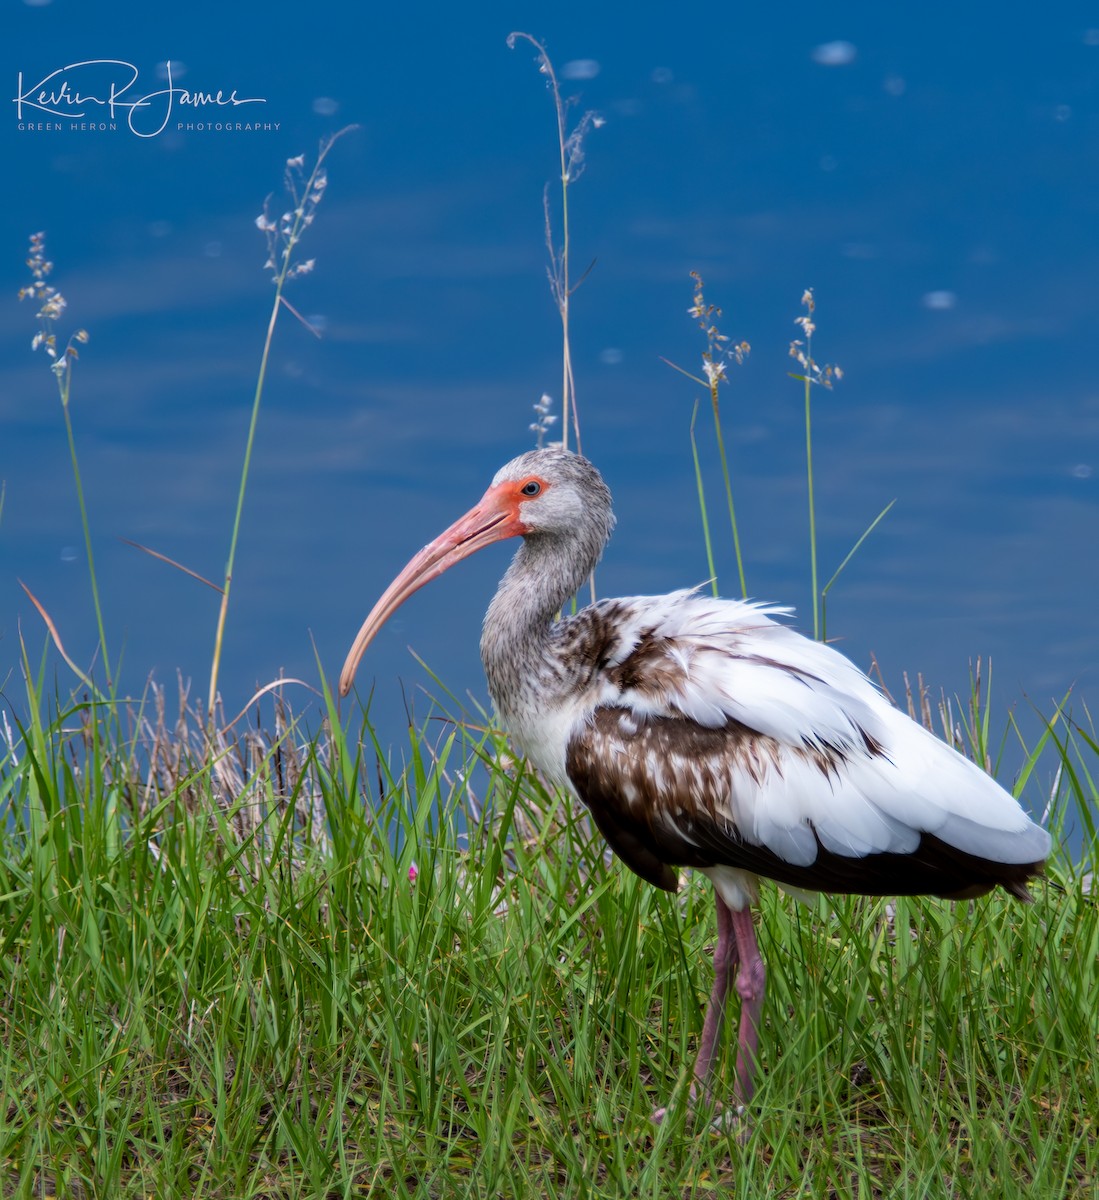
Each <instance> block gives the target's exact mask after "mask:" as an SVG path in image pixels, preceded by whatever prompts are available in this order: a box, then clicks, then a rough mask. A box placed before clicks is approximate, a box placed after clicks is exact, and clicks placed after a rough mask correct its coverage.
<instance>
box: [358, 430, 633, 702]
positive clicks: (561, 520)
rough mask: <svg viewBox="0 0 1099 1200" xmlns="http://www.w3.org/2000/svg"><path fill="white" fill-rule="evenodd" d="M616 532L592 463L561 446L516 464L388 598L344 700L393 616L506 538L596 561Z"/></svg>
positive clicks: (363, 640) (375, 616)
mask: <svg viewBox="0 0 1099 1200" xmlns="http://www.w3.org/2000/svg"><path fill="white" fill-rule="evenodd" d="M613 528H614V514H613V513H612V511H611V494H610V492H609V490H608V489H607V485H606V484H605V483H604V482H603V477H602V476H601V475H600V474H599V472H598V471H597V470H596V469H595V467H593V466H592V464H591V463H590V462H588V460H587V459H586V458H583V457H582V456H581V455H579V454H572V453H571V452H570V451H568V450H562V449H560V448H555V447H552V448H549V449H544V450H531V451H528V452H527V453H526V454H520V455H519V457H518V458H513V459H512V460H511V462H509V463H507V464H506V466H503V467H501V468H500V470H499V471H497V472H496V475H495V477H494V478H493V480H492V483H491V485H490V486H489V489H488V491H487V492H485V494H484V495H483V496H482V497H481V499H480V500H479V501H478V502H477V503H476V504H475V505H474V506H473V508H471V509H470V510H469V512H467V513H466V514H465V516H463V517H459V518H458V520H457V521H455V522H454V524H453V525H451V526H450V528H449V529H446V530H444V532H443V533H441V534H440V535H439V536H438V537H437V538H435V540H434V541H432V542H429V543H428V544H427V545H426V546H425V547H424V548H423V549H422V550H421V551H420V552H419V553H418V554H416V555H415V556H414V557H413V558H412V559H411V561H410V562H409V563H408V564H407V566H406V567H405V568H404V570H403V571H401V573H400V574H399V575H398V576H397V578H396V579H394V580H393V582H392V583H391V584H390V585H389V587H388V588H386V590H385V591H384V592H383V593H382V596H381V598H380V599H379V600H378V602H377V604H375V605H374V608H373V609H372V610H371V613H370V615H369V616H368V617H367V618H366V620H365V621H364V622H363V626H362V628H361V629H360V630H359V633H358V636H357V637H356V638H355V641H354V643H353V645H352V647H351V649H350V651H349V652H348V655H347V660H346V662H345V663H344V666H343V671H342V672H341V673H340V695H341V696H346V695H347V693H348V692H349V691H350V690H351V685H352V684H353V683H354V680H355V671H356V670H357V669H358V665H359V662H360V660H361V659H362V656H363V654H364V653H365V652H366V648H367V646H369V645H370V643H371V641H373V639H374V636H375V635H376V634H377V632H378V630H379V629H381V627H382V626H383V625H384V624H385V622H386V621H387V620H389V618H390V617H391V616H392V615H393V613H394V612H396V610H397V609H398V608H399V607H400V606H401V605H402V604H403V603H404V602H405V601H406V600H407V599H408V597H409V596H411V595H412V593H413V592H416V591H418V590H419V589H420V588H422V587H423V586H424V584H425V583H430V582H431V580H432V579H437V578H438V577H439V576H440V575H441V574H442V573H443V572H444V571H446V570H448V569H449V568H450V567H452V566H454V564H455V563H457V562H461V560H462V559H463V558H468V557H469V556H470V555H471V554H473V553H475V552H476V551H477V550H481V549H483V548H484V547H485V546H489V545H491V544H492V543H493V542H499V541H503V540H504V539H505V538H511V537H524V538H527V539H528V540H529V541H531V542H537V541H540V540H543V539H549V538H552V539H565V540H568V541H570V542H575V543H576V544H577V546H578V548H579V553H580V554H581V555H583V556H589V557H590V560H591V562H592V563H594V562H595V560H596V559H597V558H598V556H599V553H600V551H601V550H602V549H603V546H604V545H605V544H606V541H607V538H609V537H610V534H611V530H612V529H613Z"/></svg>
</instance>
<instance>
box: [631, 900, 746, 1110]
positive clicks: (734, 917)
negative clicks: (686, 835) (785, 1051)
mask: <svg viewBox="0 0 1099 1200" xmlns="http://www.w3.org/2000/svg"><path fill="white" fill-rule="evenodd" d="M714 900H715V902H716V905H717V945H716V946H715V947H714V985H713V988H712V989H711V991H710V1002H709V1004H708V1005H707V1006H706V1017H705V1020H704V1021H703V1023H702V1038H701V1040H700V1041H699V1044H698V1057H697V1059H695V1070H694V1075H695V1081H694V1084H693V1085H692V1087H691V1100H692V1101H695V1100H697V1099H698V1097H699V1096H705V1097H707V1099H708V1098H709V1095H710V1078H711V1076H712V1075H713V1072H714V1063H715V1061H716V1059H717V1053H718V1048H719V1046H720V1043H721V1031H722V1027H723V1026H724V1024H725V998H726V996H727V994H728V991H729V984H730V983H731V982H732V978H733V974H734V972H735V973H736V990H737V993H738V994H739V996H740V1001H741V1008H740V1031H739V1033H738V1035H737V1058H736V1086H735V1088H734V1091H733V1099H734V1102H735V1103H736V1105H737V1106H740V1105H744V1104H747V1103H748V1102H749V1101H750V1100H751V1098H752V1093H753V1092H754V1091H755V1075H756V1061H757V1058H758V1055H757V1047H758V1045H759V1024H760V1013H761V1011H762V1009H763V994H764V988H765V985H766V980H767V970H766V968H765V967H764V965H763V959H762V958H761V957H760V953H759V945H758V943H757V942H756V931H755V926H754V925H753V923H752V912H751V909H748V908H745V909H742V910H740V911H739V912H738V911H736V910H734V909H731V908H730V907H729V906H728V905H727V904H726V903H725V901H724V900H722V898H721V896H720V895H718V893H717V892H715V893H714ZM738 964H739V966H740V970H739V971H737V965H738ZM666 1113H667V1109H666V1108H658V1109H657V1110H656V1112H654V1113H653V1120H654V1121H656V1122H660V1121H662V1120H663V1119H664V1116H665V1114H666Z"/></svg>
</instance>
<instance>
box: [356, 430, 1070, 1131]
mask: <svg viewBox="0 0 1099 1200" xmlns="http://www.w3.org/2000/svg"><path fill="white" fill-rule="evenodd" d="M613 525H614V517H613V515H612V513H611V507H610V494H609V492H608V491H607V489H606V486H605V484H604V483H603V481H602V479H601V478H600V476H599V474H598V472H597V471H596V470H595V468H594V467H592V465H591V464H590V463H588V462H587V460H586V459H583V458H581V457H579V456H578V455H573V454H569V453H568V452H566V451H563V450H557V449H554V450H540V451H533V452H531V453H529V454H525V455H522V456H520V457H519V458H517V459H515V460H514V461H513V462H511V463H509V464H508V465H507V466H505V467H504V468H502V469H501V470H500V471H499V472H498V473H497V475H496V477H495V479H494V480H493V483H492V486H491V487H490V488H489V490H488V491H487V492H486V493H485V496H484V497H483V498H482V500H481V501H480V503H479V504H478V505H476V506H475V507H474V508H473V509H471V510H470V512H469V513H467V514H466V516H464V517H462V518H461V519H460V520H459V521H457V522H455V524H454V525H452V526H451V527H450V529H448V530H447V531H446V532H445V533H444V534H442V535H441V536H440V537H439V538H437V539H436V540H435V541H434V542H432V543H431V544H430V545H428V546H426V547H425V548H424V549H423V550H422V551H420V553H419V554H418V555H416V556H415V557H414V558H413V560H412V561H411V562H410V563H409V564H408V566H407V567H406V568H405V569H404V570H403V571H402V572H401V574H400V575H399V576H398V577H397V579H396V580H394V582H393V583H392V584H391V585H390V587H389V588H388V589H387V590H386V592H385V593H384V594H383V596H382V598H381V599H380V600H379V601H378V603H377V605H376V606H375V608H374V610H373V611H372V613H371V614H370V616H369V617H368V618H367V620H366V622H365V623H364V625H363V627H362V630H361V631H360V633H359V636H358V637H357V639H356V641H355V644H354V645H353V647H352V649H351V652H350V653H349V655H348V659H347V663H346V664H345V667H344V671H343V675H342V677H341V685H340V687H341V693H342V694H346V692H347V691H348V690H349V688H350V686H351V682H352V680H353V677H354V672H355V668H356V666H357V664H358V662H359V659H360V658H361V657H362V654H363V652H364V650H365V648H366V646H367V644H368V643H369V642H370V640H371V639H372V638H373V636H374V634H375V633H376V632H377V630H378V629H379V628H380V626H381V625H382V624H383V623H384V621H385V620H386V619H387V618H388V617H389V616H390V615H391V614H392V612H393V611H394V610H395V609H396V608H397V607H398V606H399V605H400V604H401V603H403V601H404V600H405V599H406V598H407V597H408V596H409V595H411V594H412V592H414V591H415V590H416V589H417V588H419V587H421V586H422V585H423V584H424V583H426V582H428V580H430V579H433V578H435V577H436V576H438V575H439V574H441V573H442V572H443V571H445V570H446V569H447V568H448V567H450V566H452V565H453V564H454V563H455V562H457V561H459V560H460V559H462V558H465V557H467V556H468V555H469V554H471V553H473V552H474V551H475V550H478V549H480V548H481V547H483V546H485V545H488V544H490V543H492V542H495V541H499V540H501V539H502V538H507V537H513V536H521V537H522V538H523V542H522V544H521V545H520V548H519V551H518V552H517V554H516V555H515V559H514V561H513V562H512V565H511V567H510V568H509V569H508V571H507V573H506V574H505V576H504V578H503V580H502V582H501V584H500V588H499V590H498V591H497V594H496V596H495V597H494V599H493V601H492V604H491V605H490V607H489V611H488V614H487V615H486V618H485V625H484V630H483V634H482V639H481V651H482V658H483V661H484V664H485V671H486V674H487V676H488V681H489V689H490V691H491V692H492V696H493V700H494V702H495V704H496V707H497V711H498V713H499V716H500V719H501V721H502V722H503V724H504V726H505V727H506V728H507V730H508V732H509V735H510V737H511V739H512V741H513V742H514V743H515V744H516V746H517V747H518V748H519V749H520V750H521V751H522V752H523V753H524V754H525V755H526V756H527V758H528V759H529V760H530V762H531V763H532V764H533V765H534V766H536V767H537V768H538V769H539V770H540V771H541V772H542V773H543V775H544V776H545V777H546V778H547V780H548V781H550V782H551V783H554V784H557V785H559V786H562V787H565V788H567V789H569V790H570V791H571V792H572V793H573V794H574V795H576V796H578V797H579V798H580V799H581V800H582V801H583V802H584V803H585V804H586V805H588V807H589V808H590V810H591V812H592V816H593V818H594V820H595V822H596V824H597V826H598V827H599V829H600V831H601V832H602V833H603V835H604V836H605V837H606V838H607V841H608V842H609V843H610V845H611V847H612V848H613V849H614V850H615V851H616V852H617V854H618V855H619V856H620V857H621V858H622V859H623V860H624V861H625V862H626V864H627V865H628V866H630V867H631V868H632V869H633V870H635V871H636V872H637V873H638V874H640V875H641V876H642V877H643V878H645V879H647V880H649V881H650V882H652V883H654V884H656V885H657V886H659V887H664V888H670V889H671V888H674V887H675V886H676V882H677V875H676V870H675V868H676V867H683V866H689V867H694V868H697V869H699V870H701V871H703V872H704V873H705V874H706V875H707V876H708V877H709V878H710V879H711V881H712V882H713V884H714V888H715V892H716V894H717V908H718V947H717V950H716V951H715V983H714V990H713V993H712V994H711V999H710V1005H709V1008H708V1010H707V1015H706V1021H705V1023H704V1026H703V1035H702V1040H701V1044H700V1049H699V1056H698V1062H697V1064H696V1077H697V1085H698V1087H699V1088H700V1089H708V1086H709V1081H710V1077H711V1074H712V1070H713V1065H714V1061H715V1057H716V1051H717V1041H718V1036H719V1033H720V1029H721V1024H722V1019H723V1014H724V1007H725V995H726V992H727V989H728V986H729V984H730V982H731V981H732V980H733V979H734V976H735V980H736V987H737V990H738V992H739V993H740V995H741V998H742V1002H743V1006H742V1015H741V1026H740V1033H739V1052H738V1058H737V1082H736V1087H735V1089H734V1097H735V1100H736V1102H737V1103H738V1104H742V1105H743V1104H745V1103H747V1101H748V1099H749V1098H750V1097H751V1094H752V1089H753V1080H754V1074H755V1059H756V1040H757V1034H758V1026H759V1021H760V1011H761V1006H762V1000H763V986H764V977H765V972H764V968H763V963H762V960H761V959H760V957H759V951H758V947H757V944H756V940H755V934H754V931H753V928H752V923H751V917H750V915H749V913H748V911H747V910H748V905H749V904H750V903H751V902H752V901H753V900H754V899H755V898H756V896H757V895H758V881H759V878H760V877H761V876H764V877H768V878H772V879H775V880H777V881H778V882H779V883H780V884H782V885H785V886H787V887H790V888H791V889H792V890H795V891H804V890H822V891H835V892H861V893H865V894H869V895H890V894H913V893H922V892H926V893H930V894H933V895H940V896H948V897H968V896H974V895H980V894H981V893H983V892H986V891H989V890H990V889H991V888H993V887H995V886H997V885H1000V886H1003V887H1004V888H1006V889H1007V890H1008V891H1010V892H1012V893H1013V894H1014V895H1016V896H1019V897H1020V898H1024V899H1025V898H1027V892H1026V881H1027V879H1028V878H1030V877H1032V876H1034V875H1035V874H1037V873H1038V872H1039V871H1040V869H1041V866H1042V863H1043V860H1044V859H1045V857H1046V856H1047V854H1048V853H1049V849H1050V838H1049V835H1048V833H1046V831H1045V830H1043V829H1041V828H1040V827H1039V826H1037V825H1036V824H1034V823H1033V822H1032V821H1031V820H1030V819H1029V818H1028V817H1027V815H1026V814H1025V813H1024V812H1023V810H1022V809H1021V808H1020V806H1019V804H1018V803H1017V802H1016V801H1015V800H1014V799H1013V798H1012V797H1011V796H1010V795H1009V794H1008V793H1007V792H1005V791H1004V790H1003V788H1001V787H1000V786H999V785H998V784H997V783H996V782H995V781H994V780H992V779H991V778H990V777H989V776H988V775H986V774H985V773H984V772H983V771H981V770H980V769H979V768H978V767H976V766H975V765H974V764H973V763H971V762H969V761H968V760H966V759H965V758H964V757H963V756H962V755H960V754H958V753H957V752H956V751H954V750H953V749H952V748H950V747H948V746H947V745H945V744H944V743H943V742H941V741H939V740H938V739H937V738H935V737H934V736H932V735H931V734H930V733H928V732H927V731H926V730H925V729H923V728H922V727H921V726H920V725H918V724H917V723H916V722H914V721H912V720H910V719H909V718H908V717H907V716H905V715H904V714H903V713H901V712H899V711H898V710H897V709H895V708H894V707H892V706H891V705H890V704H889V703H887V702H886V700H885V699H884V698H883V697H882V695H881V694H880V692H879V691H878V689H877V688H876V687H874V685H873V684H872V683H871V682H870V681H869V680H868V679H867V678H866V676H865V675H864V674H863V673H862V672H861V671H859V670H858V669H857V668H856V667H855V666H853V665H852V663H850V662H849V661H848V660H847V659H846V658H844V657H843V656H842V655H841V654H839V653H838V652H837V651H835V650H833V649H832V648H831V647H829V646H825V645H822V644H820V643H817V642H814V641H810V640H808V639H806V638H804V637H803V636H801V635H800V634H798V633H796V632H795V631H794V630H793V629H791V628H790V627H789V626H788V625H786V624H784V623H783V622H782V621H781V620H777V619H776V618H782V617H786V616H788V615H789V613H788V610H787V609H783V608H777V607H774V606H769V605H763V604H755V603H751V602H748V601H739V600H720V599H713V598H710V597H708V596H703V595H700V594H698V592H697V591H696V590H687V591H679V592H672V593H670V594H669V595H666V596H638V597H632V598H626V599H618V600H604V601H600V602H599V603H596V604H594V605H592V606H590V607H589V608H586V609H584V610H583V611H581V612H580V613H578V614H576V615H575V616H572V617H565V618H563V619H560V620H557V619H555V616H556V613H557V612H558V611H559V610H560V609H561V607H562V606H563V604H564V602H565V601H566V600H567V598H568V597H569V596H571V595H573V594H574V592H575V591H576V590H577V589H578V587H579V586H580V584H581V583H582V581H583V580H584V579H585V578H586V577H587V576H588V574H589V573H590V571H591V569H592V568H593V567H594V565H595V563H596V561H597V560H598V558H599V556H600V554H601V552H602V549H603V547H604V545H605V543H606V540H607V538H608V537H609V535H610V532H611V529H612V528H613ZM738 962H739V963H740V968H739V971H738V970H737V964H738ZM658 1115H659V1114H658Z"/></svg>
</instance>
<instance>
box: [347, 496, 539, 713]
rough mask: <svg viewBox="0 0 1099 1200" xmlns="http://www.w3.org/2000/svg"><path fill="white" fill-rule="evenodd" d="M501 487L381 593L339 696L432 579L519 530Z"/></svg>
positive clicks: (350, 654) (354, 645)
mask: <svg viewBox="0 0 1099 1200" xmlns="http://www.w3.org/2000/svg"><path fill="white" fill-rule="evenodd" d="M511 490H512V489H511V488H508V487H507V486H506V485H503V486H497V487H493V488H489V490H488V491H487V492H485V494H484V496H482V497H481V500H480V501H479V502H478V503H477V504H476V505H475V506H474V507H473V508H471V509H470V510H469V512H467V513H466V514H465V516H464V517H459V518H458V520H457V521H455V522H454V524H453V525H451V526H450V528H449V529H447V530H446V531H445V532H443V533H441V534H439V536H438V537H437V538H436V539H435V540H434V541H433V542H429V543H428V544H427V545H426V546H425V547H424V548H423V549H422V550H421V551H420V552H419V554H417V555H415V556H414V557H413V558H412V559H411V561H410V562H409V563H408V565H407V566H406V567H405V568H404V570H403V571H401V573H400V574H399V575H398V576H397V578H396V579H394V580H393V582H392V583H391V584H390V585H389V587H387V588H386V589H385V591H384V592H383V593H382V595H381V598H380V599H379V600H378V603H377V604H375V605H374V607H373V608H372V609H371V611H370V615H369V616H368V617H367V618H366V620H365V621H364V622H363V625H362V628H361V629H360V630H359V632H358V635H357V636H356V638H355V641H354V642H353V643H352V645H351V649H350V650H349V651H348V653H347V659H346V661H345V662H344V664H343V670H342V671H341V672H340V695H341V696H346V695H347V693H348V692H349V691H351V686H352V684H353V683H354V682H355V672H356V671H357V670H358V667H359V662H360V660H361V659H362V656H363V655H364V654H365V653H366V648H367V646H369V645H370V643H371V642H372V641H373V640H374V637H375V635H376V634H377V632H378V630H379V629H381V627H382V626H383V625H384V624H385V623H386V621H388V620H389V618H390V617H391V616H392V615H393V614H394V613H395V612H396V611H397V609H398V608H400V607H401V605H402V604H403V603H404V602H405V601H406V600H407V599H408V598H409V596H411V595H412V593H413V592H417V591H419V590H420V588H422V587H423V586H424V584H425V583H430V582H431V580H433V579H437V578H438V577H439V576H440V575H442V573H443V572H444V571H446V570H448V569H449V568H450V567H452V566H454V564H455V563H457V562H461V561H462V559H463V558H468V557H469V556H470V555H471V554H474V553H476V552H477V551H478V550H481V549H483V548H484V547H485V546H489V545H491V544H492V543H493V542H499V541H502V540H503V539H504V538H509V537H515V536H517V535H518V534H521V533H523V532H524V530H523V526H522V523H521V522H520V521H519V519H518V505H517V504H516V503H515V502H514V500H513V499H512V497H511V496H510V494H509V493H510V491H511Z"/></svg>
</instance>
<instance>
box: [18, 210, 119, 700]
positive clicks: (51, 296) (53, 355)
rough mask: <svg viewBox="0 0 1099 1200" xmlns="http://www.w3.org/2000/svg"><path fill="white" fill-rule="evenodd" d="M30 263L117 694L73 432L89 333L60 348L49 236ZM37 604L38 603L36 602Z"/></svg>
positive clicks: (61, 304) (39, 337)
mask: <svg viewBox="0 0 1099 1200" xmlns="http://www.w3.org/2000/svg"><path fill="white" fill-rule="evenodd" d="M27 266H28V267H29V268H30V272H31V276H32V282H31V283H30V284H28V285H27V286H26V287H24V288H20V290H19V299H20V300H24V299H28V298H30V299H34V300H36V301H37V302H38V303H39V309H38V313H37V314H36V315H37V319H38V325H39V329H38V333H37V334H36V335H35V337H34V340H33V341H32V343H31V345H32V349H35V350H37V349H42V350H44V351H45V353H46V355H47V357H48V358H49V359H50V370H51V371H52V373H53V376H54V379H55V380H56V382H57V391H58V396H59V397H60V400H61V412H62V416H63V419H64V422H65V438H66V441H67V443H68V447H69V462H70V464H71V466H72V475H73V484H74V486H75V488H76V503H77V508H78V509H79V510H80V528H81V531H82V533H83V536H84V553H85V554H86V555H87V559H88V581H89V583H90V585H91V593H92V608H93V609H94V611H95V621H96V628H97V631H98V634H99V650H100V653H101V654H102V656H103V670H104V673H105V675H106V679H107V691H108V693H109V694H110V695H112V696H113V695H114V682H113V674H112V664H111V655H110V651H109V650H108V648H107V629H106V625H105V623H104V620H103V605H102V603H101V602H100V598H99V580H98V577H97V575H96V570H95V551H94V549H93V546H92V531H91V522H90V521H89V520H88V504H87V500H86V499H85V496H84V481H83V479H82V477H81V474H80V458H79V456H78V455H77V452H76V437H75V435H74V433H73V422H72V408H71V405H70V401H71V399H72V371H73V364H74V363H75V362H76V361H77V360H78V358H79V353H78V351H77V349H76V347H77V345H78V344H79V345H83V344H86V343H87V342H88V334H87V331H86V330H84V329H78V330H76V332H75V333H73V334H72V336H71V337H70V338H69V339H68V341H67V342H66V343H65V345H64V348H59V343H58V338H57V328H56V327H57V322H58V321H59V319H60V317H61V315H62V313H64V311H65V309H66V308H67V307H68V304H67V302H66V300H65V298H64V296H62V294H61V293H60V292H59V291H58V290H57V288H55V287H53V285H52V284H49V283H47V282H46V281H47V279H48V277H49V275H50V274H51V273H52V271H53V263H52V262H49V261H48V260H47V258H46V237H45V234H43V233H35V234H32V235H31V239H30V250H29V253H28V255H27ZM36 603H37V602H36ZM80 675H81V679H82V681H83V682H84V684H85V685H86V686H88V687H91V688H93V690H94V684H93V683H92V681H91V679H90V677H88V676H87V675H85V674H84V673H83V672H80Z"/></svg>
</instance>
